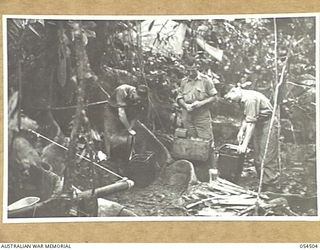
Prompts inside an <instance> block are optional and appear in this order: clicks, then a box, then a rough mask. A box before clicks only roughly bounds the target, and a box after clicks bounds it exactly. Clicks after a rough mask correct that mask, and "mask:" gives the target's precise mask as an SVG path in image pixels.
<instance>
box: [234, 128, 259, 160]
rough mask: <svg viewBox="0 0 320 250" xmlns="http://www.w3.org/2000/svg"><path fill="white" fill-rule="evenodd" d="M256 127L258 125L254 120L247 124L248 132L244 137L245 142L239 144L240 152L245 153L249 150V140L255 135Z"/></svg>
mask: <svg viewBox="0 0 320 250" xmlns="http://www.w3.org/2000/svg"><path fill="white" fill-rule="evenodd" d="M255 127H256V124H255V123H253V122H250V123H247V124H246V132H245V135H244V139H243V142H242V144H241V145H240V146H239V149H238V152H239V153H241V154H244V153H245V152H246V151H247V147H248V144H249V142H250V140H251V137H252V135H253V132H254V129H255Z"/></svg>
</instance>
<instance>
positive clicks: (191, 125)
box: [177, 66, 217, 140]
mask: <svg viewBox="0 0 320 250" xmlns="http://www.w3.org/2000/svg"><path fill="white" fill-rule="evenodd" d="M187 74H188V75H187V77H186V78H184V79H182V81H181V86H180V88H179V92H178V96H177V103H178V104H179V105H180V107H182V119H183V122H184V126H185V128H186V129H187V131H188V132H187V133H188V136H189V137H197V138H201V139H204V140H213V131H212V118H211V113H210V107H209V105H210V103H212V102H213V101H214V100H215V96H216V94H217V90H216V89H215V87H214V83H213V81H212V80H211V79H210V78H209V77H208V76H206V75H203V74H201V73H200V72H198V71H197V69H196V67H195V66H190V67H188V68H187Z"/></svg>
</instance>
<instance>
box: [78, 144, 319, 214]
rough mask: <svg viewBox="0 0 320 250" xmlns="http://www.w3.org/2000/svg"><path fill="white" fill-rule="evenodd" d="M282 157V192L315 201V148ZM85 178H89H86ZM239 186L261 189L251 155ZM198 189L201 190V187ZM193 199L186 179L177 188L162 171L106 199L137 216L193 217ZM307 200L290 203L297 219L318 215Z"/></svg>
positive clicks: (291, 150) (288, 149)
mask: <svg viewBox="0 0 320 250" xmlns="http://www.w3.org/2000/svg"><path fill="white" fill-rule="evenodd" d="M282 154H283V155H282V174H281V188H282V192H283V193H284V194H297V195H299V197H305V198H307V199H306V200H308V198H311V197H316V164H315V163H316V162H315V145H299V146H298V145H293V144H283V145H282ZM195 170H196V171H195V172H196V173H197V174H199V171H197V166H195ZM200 172H201V171H200ZM202 172H203V171H202ZM202 174H203V173H202ZM83 176H86V178H87V177H88V175H86V174H83ZM87 180H88V179H86V183H87ZM109 181H115V179H113V177H110V176H109V175H105V176H104V177H101V175H100V185H101V184H102V183H103V182H109ZM80 182H82V181H80ZM91 184H92V182H91ZM203 184H205V182H203ZM237 184H238V185H239V186H241V187H243V188H245V189H248V190H252V191H256V190H257V189H258V178H257V175H256V171H255V169H254V167H253V159H252V158H251V157H250V155H249V156H248V157H247V158H246V160H245V163H244V169H243V172H242V174H241V177H240V179H239V181H238V183H237ZM198 185H200V186H201V183H199V184H198ZM200 186H199V187H200ZM87 188H89V186H87ZM193 189H194V187H193ZM190 197H191V198H192V193H190V186H189V189H188V180H187V179H185V180H184V181H182V182H180V183H179V179H177V185H175V184H174V183H169V184H168V181H167V180H166V177H165V176H164V174H163V171H158V172H157V175H156V178H155V180H154V181H153V182H152V183H151V184H150V185H148V186H146V187H133V188H132V189H131V190H127V191H123V192H119V193H116V194H112V195H108V196H107V197H104V198H106V199H109V200H112V201H115V202H118V203H120V204H122V205H124V206H125V207H126V208H128V209H130V210H131V211H133V212H134V213H135V214H137V215H138V216H193V215H194V210H193V211H188V210H187V209H186V208H185V205H186V201H187V200H188V199H190ZM306 200H299V201H297V202H296V203H295V202H294V203H292V202H291V204H295V205H294V207H291V209H292V211H294V212H295V213H296V214H297V215H305V216H308V215H316V211H317V208H316V206H315V205H314V202H313V203H312V202H310V204H308V202H307V204H306V202H305V201H306ZM289 203H290V202H289ZM302 203H304V204H302Z"/></svg>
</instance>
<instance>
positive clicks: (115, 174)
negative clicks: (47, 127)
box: [28, 129, 126, 179]
mask: <svg viewBox="0 0 320 250" xmlns="http://www.w3.org/2000/svg"><path fill="white" fill-rule="evenodd" d="M28 131H29V132H31V133H33V134H35V135H36V136H38V137H41V138H43V139H45V140H47V141H49V142H51V143H53V144H55V145H57V146H58V147H60V148H63V149H64V150H69V149H68V148H67V147H64V146H62V145H61V144H59V143H57V142H55V141H53V140H51V139H49V138H47V137H45V136H44V135H41V134H39V133H38V132H36V131H34V130H32V129H29V130H28ZM76 155H77V156H78V157H80V158H82V159H84V160H86V161H87V162H90V163H92V164H93V165H95V166H96V167H98V168H100V169H102V170H105V171H107V172H109V173H110V174H113V175H114V176H116V177H118V178H120V179H126V177H123V176H121V175H119V174H117V173H115V172H113V171H112V170H110V169H108V168H105V167H103V166H101V165H100V164H98V163H96V162H93V161H91V160H90V159H89V158H87V157H85V156H82V155H80V154H78V153H76Z"/></svg>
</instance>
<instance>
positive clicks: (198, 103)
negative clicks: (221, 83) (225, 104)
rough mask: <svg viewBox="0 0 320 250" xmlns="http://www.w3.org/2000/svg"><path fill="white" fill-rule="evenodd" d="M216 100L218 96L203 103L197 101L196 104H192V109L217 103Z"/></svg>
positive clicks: (211, 97)
mask: <svg viewBox="0 0 320 250" xmlns="http://www.w3.org/2000/svg"><path fill="white" fill-rule="evenodd" d="M216 99H217V97H216V95H214V96H210V97H208V98H206V99H204V100H202V101H195V102H194V103H192V107H193V108H200V107H202V106H204V105H206V104H208V103H211V102H213V101H215V100H216Z"/></svg>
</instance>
